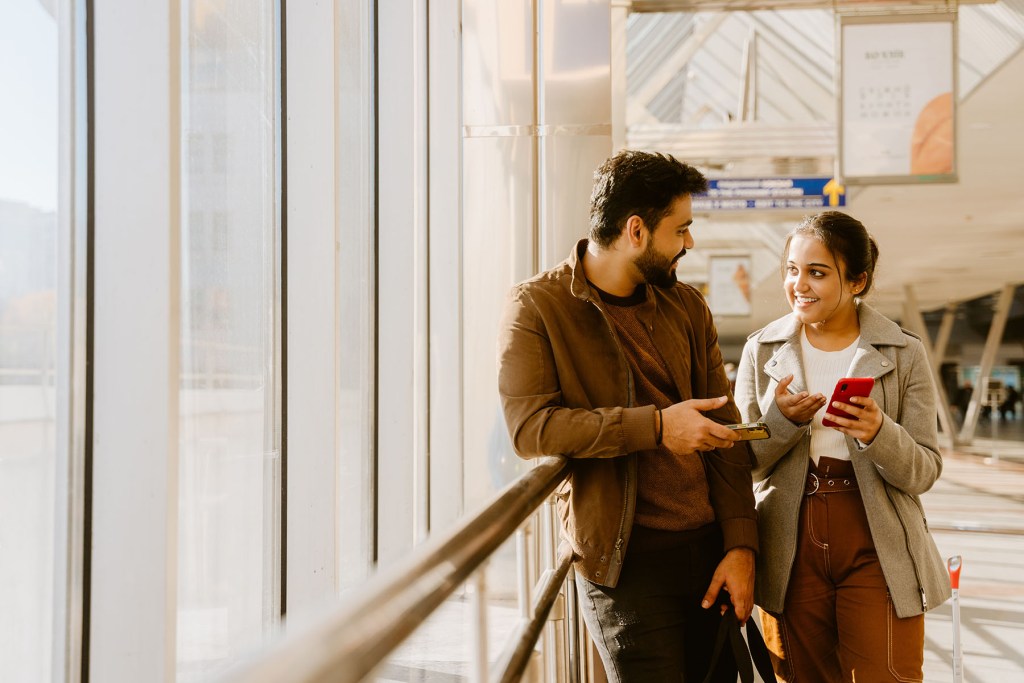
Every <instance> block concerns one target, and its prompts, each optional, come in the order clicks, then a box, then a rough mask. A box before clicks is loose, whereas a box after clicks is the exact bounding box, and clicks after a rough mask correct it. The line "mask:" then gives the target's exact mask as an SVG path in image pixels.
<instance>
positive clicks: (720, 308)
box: [708, 256, 752, 315]
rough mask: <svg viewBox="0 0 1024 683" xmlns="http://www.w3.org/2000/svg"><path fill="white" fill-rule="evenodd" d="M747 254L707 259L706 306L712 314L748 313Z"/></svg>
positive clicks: (749, 276)
mask: <svg viewBox="0 0 1024 683" xmlns="http://www.w3.org/2000/svg"><path fill="white" fill-rule="evenodd" d="M751 286H752V282H751V270H750V257H749V256H712V257H711V258H710V259H708V308H710V309H711V312H712V313H713V314H714V315H750V288H751Z"/></svg>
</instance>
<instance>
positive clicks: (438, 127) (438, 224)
mask: <svg viewBox="0 0 1024 683" xmlns="http://www.w3.org/2000/svg"><path fill="white" fill-rule="evenodd" d="M461 6H462V3H461V2H449V3H431V5H430V17H429V30H430V41H429V46H430V59H429V62H430V73H429V79H430V92H429V106H430V112H429V113H430V117H429V118H430V133H429V136H430V137H429V140H430V168H429V173H430V206H429V212H430V213H429V222H430V469H429V473H430V531H431V532H435V531H437V530H438V529H444V528H446V527H448V526H449V525H451V524H452V522H454V521H455V520H456V519H457V518H458V517H459V516H460V515H461V514H462V511H463V479H464V477H463V470H464V467H463V438H462V434H463V432H462V430H463V421H462V411H463V371H462V329H463V327H462V320H463V319H462V286H463V278H462V240H463V221H462V172H461V170H462V115H461V112H462V79H461V61H462V50H461V46H462V27H461V19H462V14H461V11H460V9H461ZM471 172H472V171H471Z"/></svg>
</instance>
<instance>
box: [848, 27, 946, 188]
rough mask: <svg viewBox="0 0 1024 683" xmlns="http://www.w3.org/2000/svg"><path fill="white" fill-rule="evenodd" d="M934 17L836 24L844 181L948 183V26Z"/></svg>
mask: <svg viewBox="0 0 1024 683" xmlns="http://www.w3.org/2000/svg"><path fill="white" fill-rule="evenodd" d="M941 18H942V20H941V21H924V20H915V21H897V22H894V23H861V22H844V23H843V24H842V29H841V30H842V57H841V58H842V63H841V65H840V71H841V74H842V107H841V121H840V131H841V140H840V145H841V149H840V160H841V165H842V166H841V168H842V175H843V180H844V181H845V182H848V183H855V182H856V181H857V180H858V179H868V178H875V179H881V178H885V179H887V180H895V181H897V182H898V181H900V180H901V179H902V180H903V181H904V182H916V181H920V180H930V181H934V180H950V181H953V180H955V179H956V176H955V171H956V168H955V162H956V159H955V153H954V152H955V149H956V141H955V129H956V127H955V125H954V113H955V106H954V102H955V100H954V98H955V95H956V93H955V92H954V90H955V88H954V78H953V68H954V62H953V59H954V35H955V34H954V27H955V24H954V22H953V21H952V18H950V17H947V16H943V17H941Z"/></svg>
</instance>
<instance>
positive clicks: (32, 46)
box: [0, 0, 59, 681]
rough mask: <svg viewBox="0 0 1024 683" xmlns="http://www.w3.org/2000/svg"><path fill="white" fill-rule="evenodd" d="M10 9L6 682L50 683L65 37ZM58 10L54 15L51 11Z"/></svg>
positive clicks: (0, 65) (38, 17)
mask: <svg viewBox="0 0 1024 683" xmlns="http://www.w3.org/2000/svg"><path fill="white" fill-rule="evenodd" d="M53 6H54V3H41V2H38V0H5V1H4V2H2V3H0V92H2V93H3V106H0V605H2V607H0V679H3V680H5V681H42V680H49V679H50V675H51V672H50V670H51V660H52V656H53V652H52V651H53V637H52V632H53V614H54V581H55V577H54V566H55V562H54V548H55V547H56V545H57V539H56V538H55V534H56V531H55V529H56V526H55V516H54V509H55V503H56V499H55V491H56V481H57V480H56V459H57V450H56V443H57V424H56V418H55V415H56V400H55V385H56V382H55V379H56V378H55V377H54V371H55V366H56V359H57V350H56V343H55V340H56V331H57V257H58V254H57V248H58V243H57V229H58V225H57V201H58V186H57V183H58V180H57V178H58V156H57V145H58V133H59V131H58V29H57V21H56V19H55V17H54V16H53V15H52V14H51V12H52V11H54V10H53V9H52V8H53ZM48 8H49V9H48Z"/></svg>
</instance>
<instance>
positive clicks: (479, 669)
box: [469, 563, 487, 683]
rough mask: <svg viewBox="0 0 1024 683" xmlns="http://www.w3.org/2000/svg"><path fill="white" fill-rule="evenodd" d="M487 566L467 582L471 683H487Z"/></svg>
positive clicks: (482, 567)
mask: <svg viewBox="0 0 1024 683" xmlns="http://www.w3.org/2000/svg"><path fill="white" fill-rule="evenodd" d="M486 573H487V564H486V563H484V564H482V565H481V566H480V568H479V569H478V570H477V571H476V572H475V573H474V574H473V578H472V579H471V580H470V582H469V608H470V612H471V613H472V615H473V621H472V628H471V629H470V630H471V631H472V634H471V636H470V637H471V639H472V645H473V653H472V660H471V661H472V672H473V673H472V675H471V676H470V680H471V681H473V683H487V579H486Z"/></svg>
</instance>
